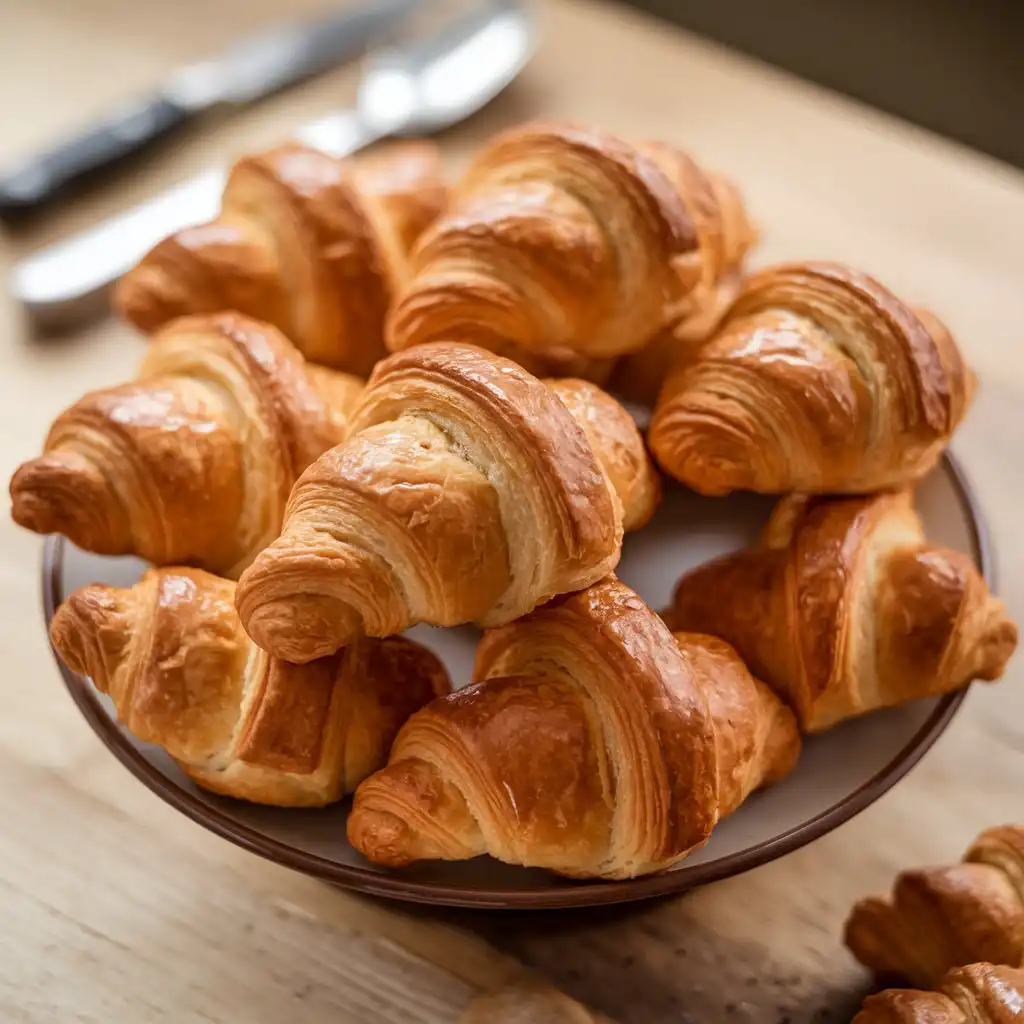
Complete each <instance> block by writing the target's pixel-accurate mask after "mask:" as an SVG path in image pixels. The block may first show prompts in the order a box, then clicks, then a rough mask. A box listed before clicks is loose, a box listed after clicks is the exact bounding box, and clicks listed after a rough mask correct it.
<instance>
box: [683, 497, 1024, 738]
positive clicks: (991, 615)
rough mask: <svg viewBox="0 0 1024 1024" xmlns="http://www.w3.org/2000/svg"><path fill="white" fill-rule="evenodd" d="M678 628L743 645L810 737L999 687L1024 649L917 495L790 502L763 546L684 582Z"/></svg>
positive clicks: (697, 572) (715, 564)
mask: <svg viewBox="0 0 1024 1024" xmlns="http://www.w3.org/2000/svg"><path fill="white" fill-rule="evenodd" d="M665 617H666V621H667V622H668V623H669V625H670V626H671V627H672V628H673V629H687V630H697V631H700V632H705V633H711V634H712V635H713V636H720V637H722V638H723V639H724V640H726V641H728V642H729V643H730V644H732V645H733V646H734V647H735V648H736V650H737V651H738V652H739V654H740V657H742V658H743V660H744V661H746V663H747V664H748V665H749V666H750V669H751V671H752V672H753V673H754V674H755V675H757V676H759V677H760V678H762V679H764V680H765V682H766V683H768V685H769V686H771V687H772V688H773V689H774V690H775V692H776V693H778V694H779V696H780V697H781V698H782V699H783V700H784V701H786V703H788V704H789V706H790V707H792V708H793V709H794V711H796V714H797V717H798V718H799V720H800V724H801V726H802V727H803V728H804V729H805V730H807V731H809V732H818V731H820V730H822V729H827V728H828V727H829V726H831V725H834V724H835V723H836V722H838V721H840V720H841V719H844V718H848V717H850V716H851V715H859V714H863V713H864V712H866V711H872V710H874V709H875V708H881V707H888V706H890V705H894V704H902V703H904V702H905V701H909V700H914V699H916V698H918V697H927V696H931V695H934V694H940V693H948V692H949V691H951V690H956V689H959V688H960V687H963V686H965V685H966V684H967V683H969V682H970V681H971V680H973V679H985V680H993V679H998V678H999V676H1000V675H1001V674H1002V672H1003V669H1004V668H1005V666H1006V662H1007V660H1008V659H1009V657H1010V655H1011V654H1012V653H1013V650H1014V648H1015V647H1016V644H1017V627H1016V626H1015V625H1014V624H1013V623H1012V622H1011V621H1010V620H1009V618H1007V615H1006V609H1005V607H1004V606H1003V604H1002V602H1001V601H998V600H997V599H996V598H995V597H993V596H992V595H991V594H990V593H989V590H988V588H987V586H986V585H985V581H984V580H983V579H982V578H981V576H980V575H979V573H978V571H977V569H975V567H974V564H973V563H972V561H971V559H969V558H968V557H967V556H966V555H963V554H960V553H959V552H956V551H950V550H949V549H947V548H941V547H936V546H935V545H931V544H928V543H927V542H926V541H925V537H924V531H923V528H922V526H921V520H920V519H919V518H918V516H917V513H916V512H915V511H914V508H913V503H912V498H911V494H910V493H909V492H908V491H901V492H896V493H886V494H880V495H876V496H874V497H865V498H831V499H829V498H808V497H790V498H784V499H783V500H782V501H781V502H780V503H779V504H778V505H777V506H776V508H775V511H774V512H773V513H772V516H771V519H770V520H769V523H768V525H767V527H766V529H765V533H764V537H763V539H762V542H761V545H760V546H759V547H755V548H752V549H749V550H746V551H740V552H736V553H734V554H731V555H726V556H725V557H723V558H720V559H717V560H716V561H713V562H710V563H708V564H707V565H704V566H701V567H699V568H697V569H696V570H694V571H693V572H690V573H688V574H686V575H685V576H683V578H682V579H681V580H680V581H679V583H678V585H677V587H676V592H675V596H674V598H673V603H672V607H671V608H670V609H669V610H668V611H667V612H666V615H665Z"/></svg>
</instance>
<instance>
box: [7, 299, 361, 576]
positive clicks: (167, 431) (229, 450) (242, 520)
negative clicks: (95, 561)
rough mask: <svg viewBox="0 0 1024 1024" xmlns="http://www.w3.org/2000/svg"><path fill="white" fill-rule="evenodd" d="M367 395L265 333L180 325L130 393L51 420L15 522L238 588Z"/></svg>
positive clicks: (213, 321) (106, 392) (97, 394)
mask: <svg viewBox="0 0 1024 1024" xmlns="http://www.w3.org/2000/svg"><path fill="white" fill-rule="evenodd" d="M361 390H362V381H360V380H358V379H357V378H355V377H351V376H349V375H347V374H340V373H336V372H334V371H331V370H326V369H316V370H311V369H309V368H307V367H305V364H304V361H303V359H302V356H301V355H300V354H299V353H298V352H297V351H296V350H295V348H294V346H292V345H291V343H290V342H288V341H287V340H285V338H284V336H283V335H281V334H280V333H279V332H278V331H277V330H276V329H275V328H273V327H270V326H269V325H267V324H262V323H258V322H256V321H254V320H248V319H246V318H245V317H242V316H239V315H237V314H234V313H222V314H216V315H212V316H197V317H185V318H182V319H180V320H176V321H173V322H172V323H170V324H168V325H167V326H166V327H164V328H162V329H161V330H160V331H159V332H157V334H156V335H155V336H154V338H153V341H152V344H150V346H149V347H148V348H147V350H146V357H145V359H144V360H143V363H142V368H141V370H140V371H139V375H138V377H137V378H136V379H135V381H133V382H132V383H130V384H122V385H120V386H118V387H113V388H105V389H103V390H101V391H93V392H91V393H90V394H88V395H86V396H85V397H84V398H82V399H81V400H80V401H78V402H76V403H75V404H74V405H73V406H71V408H69V409H67V410H66V411H65V412H63V413H61V415H60V416H58V417H57V419H56V420H55V421H54V424H53V426H52V427H51V428H50V433H49V435H48V437H47V439H46V444H45V446H44V452H43V454H42V455H41V456H39V457H38V458H35V459H31V460H30V461H28V462H26V463H25V464H24V465H23V466H21V468H20V469H18V471H17V472H16V473H15V474H14V477H13V479H12V480H11V499H12V503H13V504H12V515H13V516H14V519H15V521H16V522H17V523H19V524H20V525H21V526H25V527H27V528H28V529H30V530H35V531H36V532H37V533H62V534H64V536H66V537H68V538H69V539H70V540H72V541H73V542H74V543H75V544H77V545H78V546H79V547H81V548H85V549H86V550H87V551H95V552H97V553H98V554H103V555H127V554H134V555H139V556H140V557H142V558H145V559H147V560H148V561H150V562H154V563H156V564H158V565H168V564H175V563H185V564H192V565H198V566H201V567H203V568H206V569H210V570H211V571H216V572H218V573H219V574H221V575H223V576H235V575H237V574H238V573H239V572H240V571H241V570H242V569H243V568H244V567H245V566H246V565H248V564H249V562H250V561H251V560H252V558H253V556H254V555H255V554H256V552H257V551H259V550H260V549H261V548H263V547H264V546H265V545H266V544H267V543H268V542H269V541H270V540H271V539H272V538H273V537H276V536H277V533H278V530H279V529H280V526H281V518H282V516H283V514H284V507H285V503H286V501H287V500H288V495H289V493H290V492H291V488H292V484H293V483H294V482H295V479H296V477H298V475H299V474H300V473H301V472H302V471H303V470H304V469H305V468H306V467H307V466H308V465H309V464H310V463H311V462H312V461H313V460H314V459H315V458H316V457H317V456H318V455H319V454H320V453H321V452H323V451H324V450H325V449H327V448H330V447H331V445H333V444H336V443H337V442H338V441H340V440H341V439H342V438H343V437H344V434H345V429H346V423H347V414H348V411H349V408H350V407H351V406H352V404H353V403H354V401H355V399H356V396H357V395H358V393H359V391H361Z"/></svg>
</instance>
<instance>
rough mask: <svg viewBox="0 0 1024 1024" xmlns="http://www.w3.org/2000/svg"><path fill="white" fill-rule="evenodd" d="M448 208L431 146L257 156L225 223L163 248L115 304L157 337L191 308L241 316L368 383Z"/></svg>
mask: <svg viewBox="0 0 1024 1024" xmlns="http://www.w3.org/2000/svg"><path fill="white" fill-rule="evenodd" d="M444 201H445V189H444V186H443V185H442V182H441V172H440V158H439V154H438V150H437V147H436V146H435V145H433V143H429V142H407V143H401V144H398V145H394V146H391V147H389V148H386V149H383V150H382V151H380V152H379V153H376V154H373V155H370V156H364V157H360V158H358V159H354V160H339V159H337V158H335V157H332V156H329V155H327V154H326V153H323V152H321V151H319V150H316V149H311V148H308V147H305V146H298V145H294V144H291V145H286V146H282V147H279V148H277V149H272V150H270V151H269V152H266V153H259V154H257V155H254V156H247V157H244V158H243V159H241V160H239V161H238V163H236V164H235V166H234V168H233V169H232V171H231V173H230V175H229V177H228V181H227V185H226V186H225V189H224V197H223V200H222V204H221V212H220V214H219V215H218V217H217V219H216V220H213V221H211V222H210V223H208V224H201V225H199V226H198V227H190V228H186V229H185V230H183V231H179V232H177V233H176V234H174V235H171V236H170V237H169V238H167V239H165V240H164V241H162V242H160V243H159V244H158V245H157V246H156V247H155V248H154V249H153V250H152V251H151V252H150V253H149V254H148V255H147V256H145V257H144V258H143V260H142V262H141V263H140V264H139V265H138V266H137V267H136V268H135V269H134V270H132V271H130V272H129V273H128V274H127V275H126V276H125V277H124V278H123V279H122V280H121V282H120V283H119V284H118V286H117V289H116V292H115V297H114V301H115V305H116V307H117V308H118V310H119V311H120V312H121V314H122V315H123V316H124V317H125V318H126V319H127V320H129V321H131V322H132V323H133V324H135V325H136V326H137V327H139V328H140V329H142V330H143V331H145V332H147V333H149V332H151V331H153V330H155V329H156V328H158V327H160V326H161V325H162V324H165V323H166V322H167V321H168V320H172V319H174V318H175V317H178V316H181V315H183V314H186V313H213V312H219V311H221V310H237V311H238V312H241V313H245V314H247V315H248V316H253V317H256V318H258V319H260V320H264V321H266V322H267V323H271V324H274V325H275V326H276V327H278V328H280V329H281V330H282V331H283V332H284V333H285V334H286V335H287V336H288V337H289V338H291V339H292V340H293V341H294V342H295V344H296V345H297V346H298V347H299V348H300V349H301V350H302V352H303V353H304V354H305V355H306V357H307V358H309V359H311V360H314V361H315V362H319V363H325V364H327V365H329V366H333V367H336V368H339V369H343V370H348V371H350V372H352V373H356V374H359V375H360V376H366V375H367V374H368V373H369V372H370V370H371V369H372V367H373V364H374V363H375V362H377V360H378V359H380V358H381V356H383V355H384V354H385V350H384V341H383V331H384V317H385V313H386V311H387V308H388V304H389V303H390V301H391V297H392V295H393V293H394V292H395V290H396V289H397V288H398V287H399V285H400V284H401V283H402V281H403V280H404V279H405V277H406V276H407V274H408V262H407V257H408V251H409V249H410V247H411V246H412V244H413V242H414V241H415V239H416V237H417V236H418V235H419V234H420V233H421V232H422V230H423V229H424V228H425V227H426V226H427V224H429V223H430V221H431V220H433V219H434V217H436V216H437V214H438V213H439V212H440V210H441V208H442V206H443V205H444Z"/></svg>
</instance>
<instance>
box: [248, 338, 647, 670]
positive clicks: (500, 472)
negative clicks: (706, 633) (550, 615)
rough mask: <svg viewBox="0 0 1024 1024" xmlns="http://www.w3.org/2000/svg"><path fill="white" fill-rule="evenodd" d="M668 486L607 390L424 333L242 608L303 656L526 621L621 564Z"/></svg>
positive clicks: (358, 413) (290, 525)
mask: <svg viewBox="0 0 1024 1024" xmlns="http://www.w3.org/2000/svg"><path fill="white" fill-rule="evenodd" d="M658 497H659V485H658V480H657V475H656V473H655V472H654V469H653V467H652V466H651V464H650V460H649V459H648V457H647V453H646V451H645V450H644V446H643V440H642V439H641V437H640V434H639V432H638V431H637V429H636V426H635V424H634V423H633V420H632V418H631V417H630V416H629V414H628V413H627V412H626V411H625V409H623V408H622V406H620V405H619V404H618V403H617V402H616V401H615V400H614V399H612V398H611V397H610V396H608V395H607V394H605V393H604V392H603V391H601V390H600V389H599V388H598V387H597V386H596V385H593V384H588V383H584V382H583V381H573V380H562V381H550V382H547V383H544V382H542V381H540V380H538V379H537V378H535V377H532V376H531V375H530V374H528V373H526V371H525V370H523V369H522V368H521V367H519V366H517V365H516V364H515V363H512V362H511V361H509V360H507V359H503V358H501V357H500V356H496V355H493V354H492V353H489V352H485V351H483V350H482V349H478V348H475V347H473V346H470V345H456V344H444V343H437V344H434V345H419V346H417V347H416V348H412V349H409V350H408V351H406V352H401V353H397V354H396V355H393V356H391V357H390V358H388V359H386V360H384V361H382V362H381V363H379V364H378V365H377V367H376V369H375V370H374V372H373V376H372V377H371V378H370V381H369V383H368V384H367V387H366V390H365V391H364V392H363V394H362V397H361V399H360V402H359V404H358V406H357V407H356V409H355V410H354V411H353V414H352V421H351V425H350V433H349V437H348V440H347V441H346V442H345V443H344V444H342V445H339V446H337V447H336V448H334V449H332V450H331V451H329V452H327V453H326V454H325V455H324V456H323V457H321V458H320V459H319V460H317V462H315V463H314V464H313V465H312V466H311V467H310V468H309V469H308V470H307V471H306V473H304V474H303V476H302V477H301V479H300V480H299V482H298V483H297V485H296V487H295V490H294V491H293V493H292V496H291V500H290V502H289V506H288V512H287V514H286V516H285V523H284V529H283V531H282V533H281V536H280V537H279V538H278V539H277V540H276V541H274V543H273V544H271V545H270V546H269V547H268V548H267V549H266V550H265V551H263V552H262V553H261V554H260V555H259V557H258V558H257V559H256V560H255V562H254V563H253V565H252V566H251V567H250V568H249V569H248V570H247V571H246V573H245V574H244V575H243V576H242V578H241V580H240V582H239V587H238V609H239V612H240V613H241V616H242V621H243V623H244V624H245V628H246V629H247V630H248V631H249V635H250V636H251V637H252V638H253V639H254V640H255V641H256V642H257V643H258V644H259V645H260V646H261V647H263V648H264V649H266V650H268V651H270V652H271V653H272V654H276V655H278V656H279V657H282V658H287V659H289V660H290V661H298V662H303V661H308V660H310V659H312V658H318V657H322V656H323V655H325V654H329V653H331V652H332V651H336V650H337V649H338V648H339V647H342V646H344V645H345V644H347V643H351V642H352V640H353V639H355V638H356V637H357V636H361V635H363V634H367V635H369V636H391V635H392V634H395V633H400V632H402V631H403V630H405V629H407V628H409V626H411V625H413V624H414V623H417V622H429V623H431V624H433V625H436V626H454V625H458V624H460V623H466V622H476V623H479V624H481V625H483V626H490V625H497V624H500V623H504V622H510V621H511V620H512V619H515V618H517V617H518V616H520V615H524V614H525V613H526V612H528V611H530V610H531V609H532V608H534V607H536V606H537V605H538V604H542V603H543V602H544V601H547V600H548V599H549V598H551V597H554V596H555V595H556V594H562V593H568V592H570V591H573V590H579V589H581V588H583V587H586V586H588V585H589V584H590V583H593V582H595V580H597V579H600V578H601V577H602V576H604V575H606V574H607V573H608V572H609V571H611V570H612V569H613V568H614V567H615V565H616V563H617V562H618V559H619V554H620V550H621V542H622V532H623V530H624V529H626V530H629V529H635V528H637V527H639V526H641V525H643V523H645V522H646V521H647V520H648V519H649V518H650V516H651V514H652V512H653V511H654V507H655V505H656V504H657V501H658Z"/></svg>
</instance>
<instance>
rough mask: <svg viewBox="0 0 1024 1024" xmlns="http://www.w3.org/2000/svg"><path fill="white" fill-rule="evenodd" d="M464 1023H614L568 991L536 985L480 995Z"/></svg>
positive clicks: (465, 1016) (503, 989)
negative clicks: (583, 1003) (594, 1011)
mask: <svg viewBox="0 0 1024 1024" xmlns="http://www.w3.org/2000/svg"><path fill="white" fill-rule="evenodd" d="M462 1024H611V1022H610V1021H608V1018H607V1017H603V1016H598V1015H597V1014H594V1013H592V1012H591V1011H590V1010H588V1009H587V1008H586V1007H585V1006H583V1005H582V1003H577V1002H576V1000H575V999H570V998H569V997H568V996H567V995H566V994H565V993H564V992H559V991H558V989H556V988H552V986H550V985H543V984H538V983H534V982H519V983H517V984H513V985H506V986H505V987H504V988H501V989H498V991H497V992H489V993H487V994H486V995H482V996H478V997H477V998H476V999H474V1000H473V1002H472V1003H470V1005H469V1007H468V1008H467V1009H466V1012H465V1014H463V1017H462Z"/></svg>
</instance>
